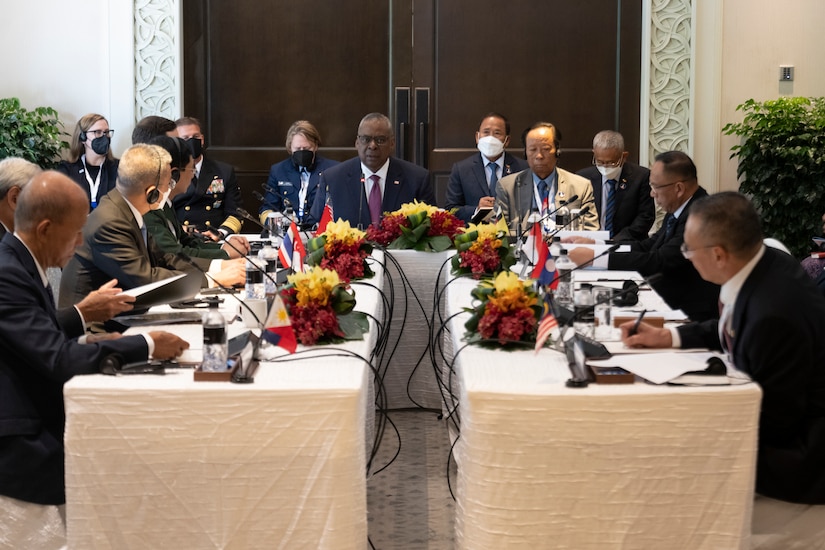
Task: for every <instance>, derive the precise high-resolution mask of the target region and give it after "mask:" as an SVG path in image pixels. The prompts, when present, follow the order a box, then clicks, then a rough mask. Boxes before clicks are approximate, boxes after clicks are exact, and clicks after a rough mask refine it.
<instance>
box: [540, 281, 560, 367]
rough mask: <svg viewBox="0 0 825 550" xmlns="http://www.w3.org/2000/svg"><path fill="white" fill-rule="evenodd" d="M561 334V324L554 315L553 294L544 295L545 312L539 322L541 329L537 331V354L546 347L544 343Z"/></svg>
mask: <svg viewBox="0 0 825 550" xmlns="http://www.w3.org/2000/svg"><path fill="white" fill-rule="evenodd" d="M558 332H559V322H558V321H557V320H556V316H555V315H553V293H552V292H547V293H546V294H545V295H544V310H543V311H542V314H541V319H540V320H539V327H538V330H536V353H538V352H539V350H540V349H541V348H542V346H544V343H545V342H546V341H547V339H548V338H549V337H550V335H554V336H555V334H556V333H558Z"/></svg>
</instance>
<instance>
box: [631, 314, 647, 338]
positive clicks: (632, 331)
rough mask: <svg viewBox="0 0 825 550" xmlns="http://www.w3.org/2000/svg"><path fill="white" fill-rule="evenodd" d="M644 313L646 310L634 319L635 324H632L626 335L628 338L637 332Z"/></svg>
mask: <svg viewBox="0 0 825 550" xmlns="http://www.w3.org/2000/svg"><path fill="white" fill-rule="evenodd" d="M645 313H647V310H646V309H643V310H642V312H641V313H640V314H639V316H638V317H637V318H636V322H635V323H633V328H632V329H630V333H629V334H628V336H633V335H634V334H636V333H637V332H639V325H641V324H642V319H644V317H645Z"/></svg>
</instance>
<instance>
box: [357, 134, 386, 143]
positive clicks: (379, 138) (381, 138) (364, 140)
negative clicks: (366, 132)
mask: <svg viewBox="0 0 825 550" xmlns="http://www.w3.org/2000/svg"><path fill="white" fill-rule="evenodd" d="M389 140H390V137H389V136H358V143H360V144H361V145H369V144H370V142H371V141H374V142H375V144H376V145H384V144H385V143H387V142H388V141H389Z"/></svg>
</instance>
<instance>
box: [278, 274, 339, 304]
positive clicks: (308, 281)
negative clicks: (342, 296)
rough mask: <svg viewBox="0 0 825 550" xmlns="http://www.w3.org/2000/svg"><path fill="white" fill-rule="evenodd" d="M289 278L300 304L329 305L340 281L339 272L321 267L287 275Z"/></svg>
mask: <svg viewBox="0 0 825 550" xmlns="http://www.w3.org/2000/svg"><path fill="white" fill-rule="evenodd" d="M287 280H288V281H289V282H290V283H291V284H292V285H293V286H294V287H295V300H296V302H297V303H298V305H299V306H307V305H311V304H316V305H320V306H325V305H327V304H328V303H329V300H330V296H331V294H332V289H333V288H335V287H336V286H338V284H339V283H340V280H339V279H338V273H336V272H335V271H333V270H332V269H323V268H320V267H313V268H311V269H309V270H308V271H306V272H304V273H295V274H293V275H290V276H289V277H287Z"/></svg>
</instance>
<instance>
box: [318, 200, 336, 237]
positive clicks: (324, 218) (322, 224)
mask: <svg viewBox="0 0 825 550" xmlns="http://www.w3.org/2000/svg"><path fill="white" fill-rule="evenodd" d="M331 221H332V204H330V203H329V201H327V203H326V204H325V205H324V213H323V214H321V221H319V222H318V229H317V230H316V231H315V236H316V237H317V236H318V235H320V234H321V233H323V232H324V231H326V229H327V224H328V223H329V222H331Z"/></svg>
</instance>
